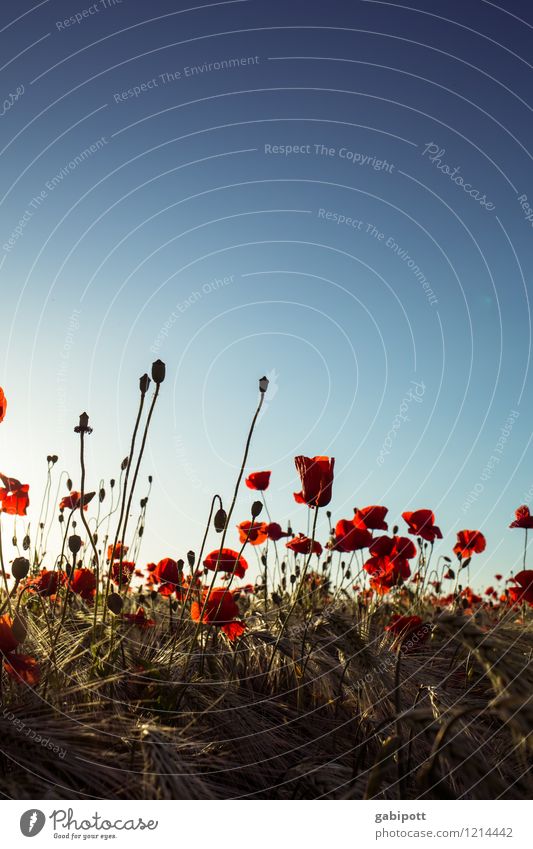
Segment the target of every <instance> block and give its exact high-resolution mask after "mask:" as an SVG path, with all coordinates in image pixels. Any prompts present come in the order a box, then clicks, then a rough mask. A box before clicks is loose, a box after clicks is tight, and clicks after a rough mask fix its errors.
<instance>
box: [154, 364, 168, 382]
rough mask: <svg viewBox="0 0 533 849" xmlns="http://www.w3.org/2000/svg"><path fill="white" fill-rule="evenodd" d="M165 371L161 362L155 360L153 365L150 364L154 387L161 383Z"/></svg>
mask: <svg viewBox="0 0 533 849" xmlns="http://www.w3.org/2000/svg"><path fill="white" fill-rule="evenodd" d="M166 371H167V369H166V366H165V364H164V362H163V361H162V360H156V361H155V363H152V380H153V381H154V383H155V384H156V386H159V385H160V384H161V383H163V381H164V379H165V375H166Z"/></svg>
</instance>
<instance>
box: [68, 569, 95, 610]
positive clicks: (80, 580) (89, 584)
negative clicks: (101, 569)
mask: <svg viewBox="0 0 533 849" xmlns="http://www.w3.org/2000/svg"><path fill="white" fill-rule="evenodd" d="M70 586H71V589H72V591H73V592H74V593H76V595H79V596H80V598H82V599H83V600H84V601H87V602H91V601H93V599H94V597H95V595H96V578H95V576H94V572H93V571H92V570H91V569H74V573H73V574H72V576H71V578H70Z"/></svg>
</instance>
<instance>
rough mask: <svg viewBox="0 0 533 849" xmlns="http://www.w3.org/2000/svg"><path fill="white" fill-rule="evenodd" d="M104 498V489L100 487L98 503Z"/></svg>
mask: <svg viewBox="0 0 533 849" xmlns="http://www.w3.org/2000/svg"><path fill="white" fill-rule="evenodd" d="M104 498H105V489H104V488H103V487H102V488H101V489H100V492H99V493H98V501H99V502H100V504H101V503H102V501H103V500H104Z"/></svg>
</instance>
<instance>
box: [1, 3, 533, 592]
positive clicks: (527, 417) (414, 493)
mask: <svg viewBox="0 0 533 849" xmlns="http://www.w3.org/2000/svg"><path fill="white" fill-rule="evenodd" d="M193 6H194V3H189V2H188V3H186V4H185V3H176V2H170V0H155V2H152V3H150V4H146V3H144V2H142V3H141V2H134V0H123V2H121V3H119V2H118V0H115V2H112V0H105V2H103V0H101V2H97V3H94V4H93V5H91V4H90V3H89V2H88V0H87V2H84V0H78V2H68V3H67V2H55V0H49V2H46V0H45V2H39V3H33V4H31V3H28V2H27V0H24V2H22V3H21V4H17V7H16V9H15V8H14V7H12V6H9V7H5V8H3V9H2V12H1V20H0V39H1V44H2V68H1V69H0V73H1V75H2V83H3V85H2V91H3V93H4V97H5V98H6V100H5V102H4V104H3V107H2V110H0V111H2V115H1V117H0V131H1V136H0V157H1V160H0V161H1V164H2V174H3V179H2V188H1V197H0V227H1V239H0V280H1V315H2V324H1V327H2V330H1V333H0V385H2V386H3V387H4V389H5V392H6V396H7V397H8V401H9V410H8V415H7V417H6V420H5V422H4V423H3V424H2V426H1V429H0V458H1V460H0V469H1V470H2V471H3V472H5V473H7V474H9V475H12V476H15V477H17V478H19V479H21V480H22V479H23V480H24V482H28V483H29V484H30V486H31V493H32V502H33V503H32V510H31V511H30V512H31V514H32V515H31V517H30V518H31V519H32V521H33V523H35V521H36V518H37V517H36V512H37V508H38V505H39V500H40V493H41V492H42V487H43V483H44V477H45V466H46V464H45V457H46V455H47V454H48V453H56V454H58V455H59V457H60V462H59V464H58V469H59V470H61V469H65V470H67V471H68V473H69V474H70V475H71V477H72V478H73V480H74V482H75V484H76V483H79V471H78V465H77V450H78V445H77V440H76V437H75V435H74V433H73V427H74V425H75V424H76V422H77V418H78V415H79V413H80V412H82V411H83V410H85V409H86V410H87V412H88V413H89V414H90V417H91V423H92V425H93V427H94V433H93V435H92V436H91V437H90V441H89V458H88V465H89V480H88V486H89V488H96V487H97V486H98V484H99V481H100V479H104V480H106V481H107V480H109V478H111V477H118V467H119V465H120V461H121V460H122V458H123V457H124V456H125V455H126V454H127V451H128V444H129V438H130V433H131V429H132V425H133V419H134V415H135V410H136V405H137V401H138V391H137V381H138V377H139V376H140V375H141V374H142V373H143V372H144V371H146V370H149V367H150V364H151V362H152V360H154V359H156V358H158V357H160V358H161V359H163V360H164V361H165V362H166V364H167V370H168V371H167V373H168V379H167V381H166V383H165V384H164V386H163V391H162V395H161V399H160V403H159V405H158V408H157V409H156V414H155V419H154V425H153V429H152V432H151V435H150V441H149V450H148V452H147V456H146V460H145V463H144V466H143V480H142V484H141V487H140V489H139V498H140V497H141V496H142V495H143V494H144V490H145V487H146V476H147V475H148V474H150V473H151V474H152V475H153V477H154V486H153V490H152V497H151V501H150V506H149V512H148V523H147V529H146V534H145V540H144V543H143V555H142V556H143V559H145V560H152V559H158V558H159V557H161V556H164V555H171V556H176V557H177V556H184V555H185V552H186V551H187V550H188V549H191V548H192V549H196V550H197V549H198V547H199V543H200V539H201V536H202V533H203V527H204V523H205V519H206V516H207V513H208V510H209V503H210V500H211V497H212V495H213V494H214V493H215V492H218V493H220V494H221V495H222V496H223V499H224V502H225V503H226V504H227V503H228V502H229V500H230V496H231V493H232V489H233V485H234V481H235V478H236V475H237V472H238V468H239V465H240V461H241V457H242V452H243V448H244V442H245V438H246V434H247V431H248V427H249V423H250V420H251V417H252V415H253V411H254V409H255V405H256V402H257V379H258V378H259V377H260V376H261V375H263V374H265V373H266V374H267V375H268V376H269V378H270V381H271V385H270V390H269V394H268V396H267V399H266V404H265V412H264V414H263V415H262V417H261V420H260V422H259V425H258V427H257V430H256V433H255V436H254V440H253V444H252V448H251V452H250V458H249V464H248V469H247V471H252V470H255V469H272V483H271V487H270V490H269V491H268V494H267V495H268V503H269V508H270V512H271V515H272V518H273V519H275V520H277V521H279V522H280V523H282V524H284V523H285V522H287V521H289V520H290V521H291V523H292V525H293V527H294V529H295V531H300V530H302V531H305V529H306V526H307V516H306V508H304V507H301V506H298V505H296V504H295V503H294V501H293V498H292V492H293V491H294V490H295V489H297V488H299V487H298V482H297V480H296V475H295V470H294V464H293V457H294V455H295V454H300V453H302V454H306V455H309V456H313V455H316V454H329V455H332V456H335V458H336V477H335V485H334V496H333V501H332V505H331V508H332V510H333V514H334V517H335V518H341V517H350V516H351V515H352V510H353V508H354V507H355V506H364V505H366V504H372V503H377V504H386V505H387V506H388V507H389V509H390V514H389V517H390V519H391V522H392V523H394V521H395V519H398V520H399V517H400V514H401V512H402V511H403V510H413V509H416V508H419V507H431V508H432V509H433V510H434V511H435V513H436V516H437V522H438V524H439V525H440V526H441V528H442V531H443V533H444V535H445V539H444V541H443V543H442V544H441V546H440V548H439V551H440V552H441V553H443V554H444V553H449V552H450V549H451V546H452V545H453V542H454V540H455V533H456V531H457V530H459V529H461V528H475V529H480V530H482V531H483V532H484V533H485V535H486V537H487V541H488V545H487V551H486V553H485V554H484V555H481V556H479V557H478V558H477V560H476V561H475V564H474V566H475V570H474V575H475V580H479V581H485V580H487V581H490V578H491V576H492V575H493V573H494V572H499V571H501V572H504V573H505V574H507V573H509V571H510V570H511V569H513V568H516V566H517V564H518V563H519V562H520V558H521V554H522V543H523V540H522V536H521V533H519V532H517V531H510V530H508V524H509V522H510V521H511V520H512V518H513V511H514V509H515V508H516V507H517V506H518V505H519V504H521V503H524V502H526V503H527V502H529V501H531V498H532V496H533V463H532V448H531V434H532V431H531V409H532V405H531V391H532V384H531V375H530V372H529V364H530V345H531V316H530V304H529V291H530V286H531V284H530V281H531V277H532V265H533V254H532V245H533V227H532V224H533V211H532V209H530V208H529V207H528V204H530V205H531V207H533V179H532V178H533V165H532V156H531V154H530V153H529V152H528V145H529V142H530V133H528V127H529V128H530V127H531V111H532V104H531V91H532V90H533V89H532V85H531V83H532V66H531V64H529V62H528V61H527V57H528V55H529V54H530V51H529V50H528V47H529V45H530V43H531V34H532V26H533V14H532V11H531V9H530V8H529V7H528V5H527V4H525V3H522V2H518V0H508V2H506V3H505V8H504V7H503V4H498V3H493V2H488V0H472V2H470V3H464V2H461V3H459V2H455V0H454V2H448V0H447V2H444V0H439V2H423V0H413V3H412V4H410V5H409V6H407V5H402V4H400V3H396V2H375V1H374V0H366V2H363V0H356V1H354V2H353V3H346V2H337V0H332V2H328V3H319V2H300V0H295V1H294V2H290V3H287V2H277V0H275V1H274V2H271V0H269V2H259V0H237V1H236V2H219V3H211V4H204V5H201V4H200V3H198V5H197V6H195V7H194V8H192V7H193ZM528 216H529V220H528ZM250 500H251V494H250V492H249V491H248V490H243V492H242V497H241V498H240V500H239V504H238V509H237V512H236V516H235V519H236V521H240V520H242V519H245V518H248V511H249V504H250ZM9 521H10V520H9V519H5V522H6V525H7V523H8V522H9ZM400 524H401V525H402V527H403V524H402V523H401V521H400ZM325 528H326V519H325V516H323V518H322V521H321V527H320V536H321V538H322V540H323V541H324V540H325ZM212 542H213V547H214V546H215V544H216V542H217V538H215V537H214V538H213V540H212ZM228 543H229V544H230V545H236V544H237V536H236V533H235V534H230V535H229V538H228ZM250 559H251V561H252V559H253V558H250Z"/></svg>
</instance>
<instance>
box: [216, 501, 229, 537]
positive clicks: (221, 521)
mask: <svg viewBox="0 0 533 849" xmlns="http://www.w3.org/2000/svg"><path fill="white" fill-rule="evenodd" d="M227 521H228V517H227V515H226V511H225V510H224V509H223V508H222V507H221V508H220V510H217V512H216V513H215V518H214V519H213V524H214V526H215V531H216V532H217V534H221V533H222V531H223V530H224V528H225V527H226V522H227Z"/></svg>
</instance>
